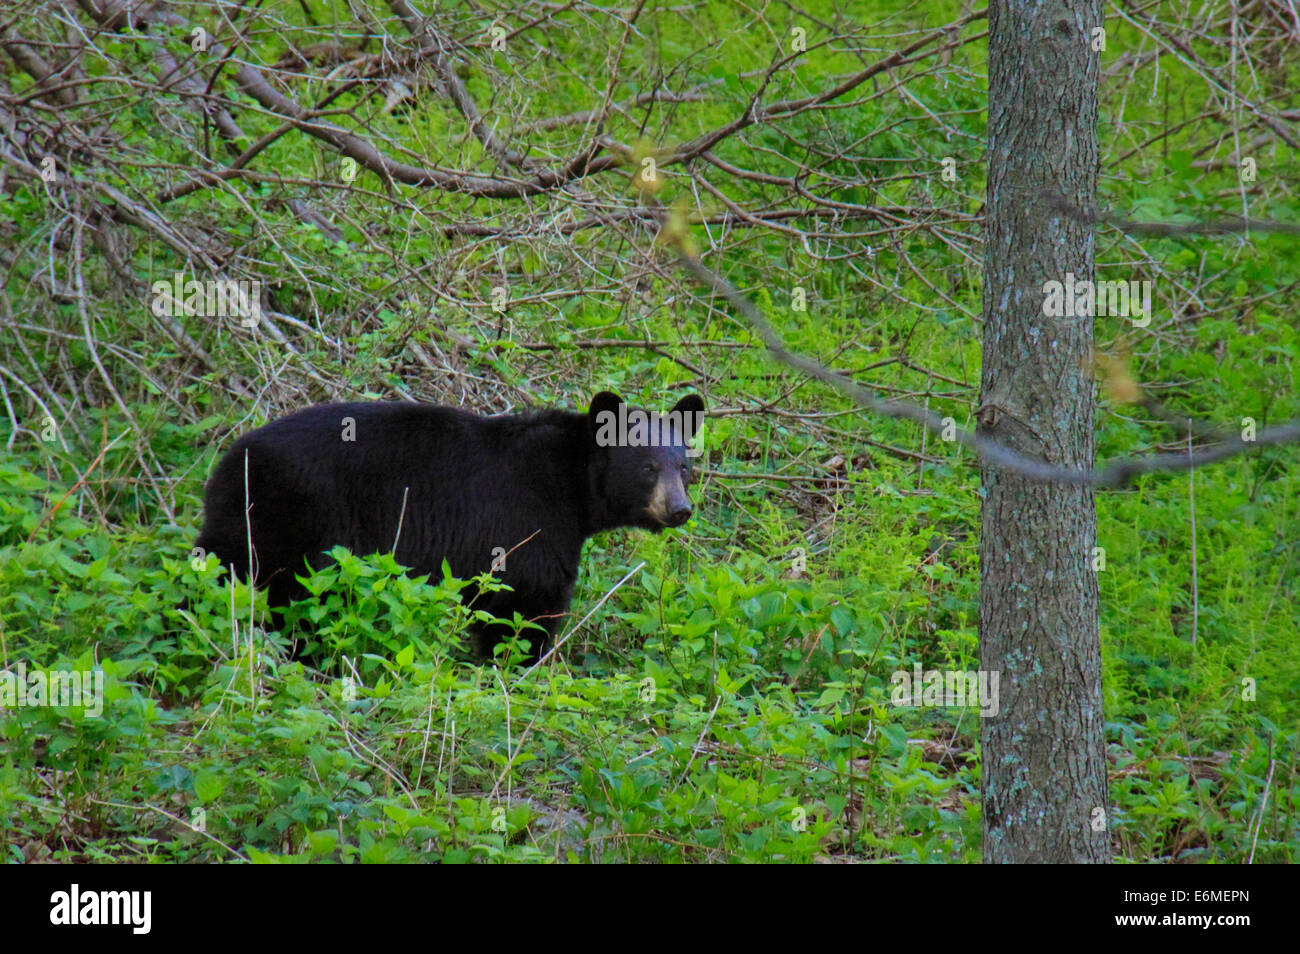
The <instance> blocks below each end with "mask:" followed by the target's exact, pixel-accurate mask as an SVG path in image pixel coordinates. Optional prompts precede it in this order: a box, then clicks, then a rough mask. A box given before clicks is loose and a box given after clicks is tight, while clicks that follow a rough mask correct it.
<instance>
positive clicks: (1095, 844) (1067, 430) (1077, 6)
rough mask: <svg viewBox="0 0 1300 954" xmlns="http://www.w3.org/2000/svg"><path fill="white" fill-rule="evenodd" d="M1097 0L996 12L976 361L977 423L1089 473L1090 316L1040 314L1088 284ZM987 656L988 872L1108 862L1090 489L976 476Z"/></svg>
mask: <svg viewBox="0 0 1300 954" xmlns="http://www.w3.org/2000/svg"><path fill="white" fill-rule="evenodd" d="M1101 24H1102V13H1101V3H1100V0H1076V2H1071V0H1043V2H1025V0H993V2H992V3H991V4H990V7H989V119H988V137H989V142H988V195H987V199H986V203H985V228H984V234H985V262H984V267H985V284H984V359H983V360H984V364H983V378H982V381H981V393H980V409H979V415H978V419H979V426H980V428H981V429H982V430H983V431H984V432H985V433H986V434H988V436H990V437H992V438H993V439H995V440H997V441H998V442H1000V443H1002V444H1005V445H1006V446H1008V447H1011V448H1013V449H1016V450H1018V451H1020V452H1021V453H1023V454H1026V455H1028V456H1032V457H1038V458H1041V459H1043V460H1046V461H1050V462H1052V463H1055V464H1060V465H1065V466H1077V467H1080V468H1091V467H1092V465H1093V419H1094V416H1095V403H1094V398H1093V384H1092V373H1091V348H1092V334H1093V319H1092V317H1091V316H1087V317H1077V318H1069V317H1067V318H1049V317H1046V316H1044V314H1043V301H1044V282H1047V281H1052V280H1055V281H1061V282H1064V281H1066V274H1067V273H1073V274H1074V276H1075V279H1076V280H1079V281H1082V280H1084V279H1089V280H1091V279H1092V278H1093V231H1092V228H1091V226H1089V225H1085V224H1082V223H1079V222H1076V221H1073V220H1069V219H1067V218H1066V217H1065V216H1063V215H1062V214H1061V213H1060V212H1059V211H1057V210H1056V209H1055V208H1054V207H1053V206H1052V205H1051V204H1050V202H1049V200H1047V199H1045V198H1044V194H1045V193H1055V194H1059V195H1062V196H1064V198H1065V199H1066V200H1067V201H1069V202H1070V203H1071V204H1073V205H1074V206H1076V207H1078V208H1085V209H1086V208H1091V207H1092V206H1093V204H1094V203H1095V200H1096V186H1097V78H1098V56H1099V54H1098V53H1097V52H1094V51H1093V49H1092V35H1091V31H1092V29H1093V28H1094V27H1099V26H1101ZM982 480H983V492H984V500H983V508H982V531H981V534H980V625H979V629H980V658H981V663H982V665H983V667H984V668H985V669H987V670H991V671H994V672H998V673H999V674H1000V675H999V679H1000V682H999V691H1000V699H999V711H998V713H997V715H996V716H993V717H991V718H986V719H984V720H983V722H982V729H981V733H980V739H981V743H982V748H983V778H984V860H985V861H986V862H1057V863H1060V862H1067V863H1068V862H1106V861H1109V860H1110V857H1111V852H1110V836H1109V832H1108V829H1109V810H1108V808H1107V797H1106V796H1107V793H1106V758H1105V754H1106V749H1105V738H1104V735H1103V715H1102V697H1101V650H1100V645H1099V637H1098V623H1097V578H1096V575H1095V573H1094V571H1093V569H1092V566H1093V547H1094V545H1095V543H1096V537H1097V514H1096V507H1095V502H1094V499H1093V492H1092V489H1091V488H1088V487H1067V486H1060V485H1055V484H1044V483H1037V482H1034V481H1029V480H1026V479H1024V478H1022V477H1020V476H1019V475H1017V474H1016V473H1014V472H1011V471H1008V470H1005V469H1002V468H999V467H993V466H990V465H989V464H988V463H987V462H985V463H984V464H983V465H982Z"/></svg>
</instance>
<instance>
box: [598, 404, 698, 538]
mask: <svg viewBox="0 0 1300 954" xmlns="http://www.w3.org/2000/svg"><path fill="white" fill-rule="evenodd" d="M703 414H704V401H703V400H702V399H701V398H700V396H699V395H698V394H688V395H687V396H686V397H684V398H682V399H681V400H680V401H678V402H677V403H676V404H674V405H673V408H672V410H670V411H669V412H668V413H666V414H658V413H655V412H653V411H645V410H643V409H641V408H636V407H630V406H629V405H627V404H626V403H624V401H623V399H622V398H620V397H619V396H618V395H617V394H612V393H610V392H609V391H601V392H600V393H599V394H597V395H596V396H595V397H594V398H592V399H591V408H590V410H588V412H587V420H588V424H589V426H590V430H591V439H592V442H593V444H594V449H593V451H592V455H591V461H592V466H591V478H592V492H593V494H594V495H595V497H596V498H597V503H598V510H599V511H601V516H602V517H603V519H600V520H599V522H600V523H602V524H604V525H606V526H610V527H616V526H622V527H626V526H632V527H642V528H644V529H646V530H654V531H656V532H658V531H660V530H662V529H664V528H665V527H680V526H681V525H682V524H683V523H685V522H686V521H687V519H689V518H690V515H691V498H690V496H689V495H688V494H687V492H686V488H687V487H689V486H690V483H691V475H692V466H691V464H692V459H693V458H692V456H691V455H689V454H688V453H687V451H688V450H690V447H689V444H690V441H691V439H692V438H693V437H694V436H695V435H696V433H698V431H699V428H700V424H701V422H702V420H703Z"/></svg>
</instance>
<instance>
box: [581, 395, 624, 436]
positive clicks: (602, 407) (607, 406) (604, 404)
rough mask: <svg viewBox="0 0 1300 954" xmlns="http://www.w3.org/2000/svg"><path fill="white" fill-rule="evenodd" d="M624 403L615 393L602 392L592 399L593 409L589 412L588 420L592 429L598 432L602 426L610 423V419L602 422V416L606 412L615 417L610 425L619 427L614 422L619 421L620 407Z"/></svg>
mask: <svg viewBox="0 0 1300 954" xmlns="http://www.w3.org/2000/svg"><path fill="white" fill-rule="evenodd" d="M622 403H623V399H622V398H621V397H619V396H618V395H617V394H615V393H614V392H613V391H601V392H600V393H599V394H597V395H596V396H595V397H594V398H592V399H591V409H590V410H589V411H587V420H588V421H589V422H590V423H591V426H592V428H593V429H597V430H598V429H599V428H600V426H601V425H602V424H604V423H605V422H606V421H610V419H609V418H605V419H603V420H602V418H601V416H600V415H602V414H604V413H605V412H606V411H608V412H610V413H611V414H613V415H614V419H613V421H610V423H611V424H612V425H613V426H615V427H617V426H618V425H617V424H616V423H614V422H615V421H617V420H618V406H619V405H620V404H622Z"/></svg>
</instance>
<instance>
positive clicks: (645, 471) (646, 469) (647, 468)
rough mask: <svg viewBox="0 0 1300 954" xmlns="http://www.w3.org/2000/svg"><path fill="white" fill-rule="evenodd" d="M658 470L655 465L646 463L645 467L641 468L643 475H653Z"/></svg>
mask: <svg viewBox="0 0 1300 954" xmlns="http://www.w3.org/2000/svg"><path fill="white" fill-rule="evenodd" d="M656 470H658V468H657V467H655V465H654V464H651V463H646V464H645V465H644V466H642V468H641V473H643V474H653V473H654V472H655V471H656Z"/></svg>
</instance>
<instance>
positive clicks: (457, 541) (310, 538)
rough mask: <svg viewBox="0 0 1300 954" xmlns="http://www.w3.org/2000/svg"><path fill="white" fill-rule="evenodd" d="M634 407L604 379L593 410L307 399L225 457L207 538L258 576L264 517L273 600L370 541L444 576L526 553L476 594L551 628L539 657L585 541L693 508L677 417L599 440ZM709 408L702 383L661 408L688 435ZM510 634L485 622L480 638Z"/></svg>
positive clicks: (261, 581)
mask: <svg viewBox="0 0 1300 954" xmlns="http://www.w3.org/2000/svg"><path fill="white" fill-rule="evenodd" d="M621 404H622V401H621V399H620V398H619V397H618V396H617V395H614V394H611V393H609V392H601V393H600V394H598V395H596V397H595V398H593V400H592V404H591V409H590V410H589V412H588V413H587V414H581V413H573V412H567V411H555V410H548V411H537V412H532V413H526V414H516V415H501V416H496V417H484V416H480V415H477V414H472V413H469V412H467V411H463V410H460V409H458V408H452V407H439V406H434V405H427V404H414V403H404V402H379V403H352V404H322V405H317V406H315V407H309V408H306V409H305V410H302V411H298V412H297V413H294V414H290V415H288V416H287V417H282V418H280V419H278V420H276V421H273V422H271V423H270V424H267V425H266V426H264V427H260V428H258V429H257V430H255V431H252V432H250V433H248V434H245V435H244V436H243V437H241V438H240V439H239V440H238V441H237V442H236V443H235V445H234V447H233V448H232V449H231V450H230V451H229V452H228V453H227V454H226V455H225V456H224V457H223V458H222V459H221V462H220V463H219V464H218V465H217V468H216V470H215V471H214V473H213V475H212V478H211V479H210V480H209V481H208V485H207V492H206V499H205V502H204V524H203V532H202V533H201V534H200V536H199V539H198V541H197V546H198V547H200V548H202V549H203V550H204V551H207V552H211V553H215V554H217V556H218V557H219V558H220V559H221V562H222V563H224V564H225V565H226V566H228V567H230V568H231V570H232V571H233V572H234V573H236V574H238V575H239V577H240V578H241V579H247V578H248V575H249V572H248V570H249V533H248V528H249V526H250V525H251V531H252V550H253V567H254V571H255V577H256V578H255V582H256V583H257V585H259V586H265V587H266V588H267V590H268V602H269V604H270V605H271V606H273V607H274V606H285V605H287V604H288V603H289V602H290V601H291V600H293V599H296V598H300V597H301V596H303V595H305V590H304V588H303V587H302V585H301V584H300V583H298V582H297V580H296V579H295V575H297V574H302V573H305V572H306V563H310V564H311V565H312V566H317V567H319V566H321V565H323V564H324V563H325V562H326V561H327V560H328V557H326V556H325V555H324V551H327V550H329V549H330V548H332V547H334V546H335V545H338V544H342V545H343V546H346V547H347V548H348V549H350V550H351V551H352V552H354V553H358V554H368V553H375V552H385V553H386V552H389V551H390V550H393V544H394V541H396V544H397V546H396V550H395V551H394V555H395V557H396V559H397V561H398V562H399V563H401V564H403V565H405V566H408V567H410V568H411V570H412V573H413V574H425V573H428V574H432V576H433V578H434V579H438V578H440V576H441V566H442V561H443V559H446V560H447V562H448V564H449V565H450V567H451V571H452V573H453V574H454V575H455V576H458V577H461V578H467V577H471V576H475V575H477V574H479V573H482V572H485V571H487V570H489V568H490V567H491V566H492V562H493V556H494V551H495V552H496V553H497V554H499V553H500V552H501V551H499V550H495V548H498V547H500V548H502V549H503V550H505V551H513V552H509V555H508V557H507V558H506V561H505V569H504V570H503V571H501V572H499V573H498V574H497V575H498V577H499V578H500V579H501V580H502V581H503V582H504V583H507V584H509V585H510V586H511V587H512V590H511V591H504V590H503V591H500V592H495V593H485V594H482V597H481V598H480V599H479V600H478V601H477V602H476V603H475V604H474V605H475V607H476V608H481V609H485V610H487V611H488V612H489V613H491V614H492V615H494V616H497V617H501V618H503V619H507V620H509V619H511V618H512V616H513V614H514V613H515V612H518V613H519V614H520V615H521V616H522V617H523V618H524V619H531V620H535V621H536V622H538V623H540V624H541V625H542V626H543V627H545V629H546V635H545V636H542V635H541V634H539V633H537V632H536V631H531V633H530V631H529V630H525V631H524V632H525V633H530V635H529V641H530V644H531V646H532V650H533V655H534V656H537V655H539V654H540V653H541V652H544V651H545V649H546V648H547V647H548V646H549V644H550V642H551V639H552V638H553V637H554V635H555V633H556V632H557V630H558V629H559V627H560V623H561V622H562V619H563V617H564V615H565V614H567V612H568V609H569V599H570V596H571V595H572V592H573V585H574V582H575V580H576V579H577V575H578V558H579V555H580V553H581V551H582V544H583V541H584V540H586V539H587V538H588V537H590V536H592V535H593V534H596V533H599V532H601V531H602V530H609V529H612V528H615V527H625V526H628V527H643V528H645V529H649V530H654V531H659V530H661V529H663V528H664V527H675V526H680V525H681V524H682V523H684V522H685V521H686V519H687V518H688V517H689V516H690V514H691V505H690V498H689V496H688V495H687V492H686V487H687V485H688V484H689V482H690V475H691V471H690V458H689V457H688V456H687V455H686V453H685V450H686V448H685V445H684V442H683V434H682V433H681V431H680V429H678V428H671V429H670V428H668V427H665V428H664V431H665V438H664V440H661V441H659V442H658V443H659V446H627V445H628V444H629V443H632V442H629V441H623V442H622V443H621V444H620V443H618V442H615V445H614V446H602V445H608V444H609V436H608V433H606V432H601V431H600V428H599V425H598V422H599V421H607V420H608V419H609V418H608V414H609V413H612V414H615V415H617V414H618V412H619V411H620V405H621ZM703 408H704V402H703V401H701V400H700V398H699V396H698V395H694V394H692V395H688V396H687V397H684V398H682V399H681V400H680V401H678V402H677V404H676V405H675V406H674V407H673V411H675V412H678V415H679V417H678V418H671V417H670V418H661V417H660V416H659V415H650V418H651V420H653V421H656V422H658V421H660V420H663V421H665V422H667V421H672V422H673V423H676V421H677V420H678V419H684V420H685V422H686V427H687V428H688V433H687V434H686V435H685V438H686V439H687V440H689V438H690V436H692V435H693V434H694V428H695V427H696V426H698V421H699V417H698V415H699V413H700V412H702V411H703ZM623 410H624V411H626V410H627V409H626V408H623ZM348 437H351V439H345V438H348ZM598 438H599V439H598ZM633 441H637V442H641V443H644V437H641V438H639V439H638V438H633ZM245 456H247V472H248V480H247V484H248V487H247V500H248V501H249V502H250V503H251V506H250V507H248V509H247V519H246V514H245V499H246V498H245ZM404 495H405V508H403V496H404ZM399 520H400V525H401V531H400V534H399V532H398V525H399ZM530 537H531V539H528V538H530ZM524 540H528V542H527V543H523V544H522V546H519V547H518V549H515V547H516V545H517V544H520V543H521V542H522V541H524ZM504 635H505V632H496V633H480V634H479V637H480V651H488V650H490V648H491V646H492V645H494V644H495V643H496V642H498V641H499V640H500V639H501V638H502V636H504Z"/></svg>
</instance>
